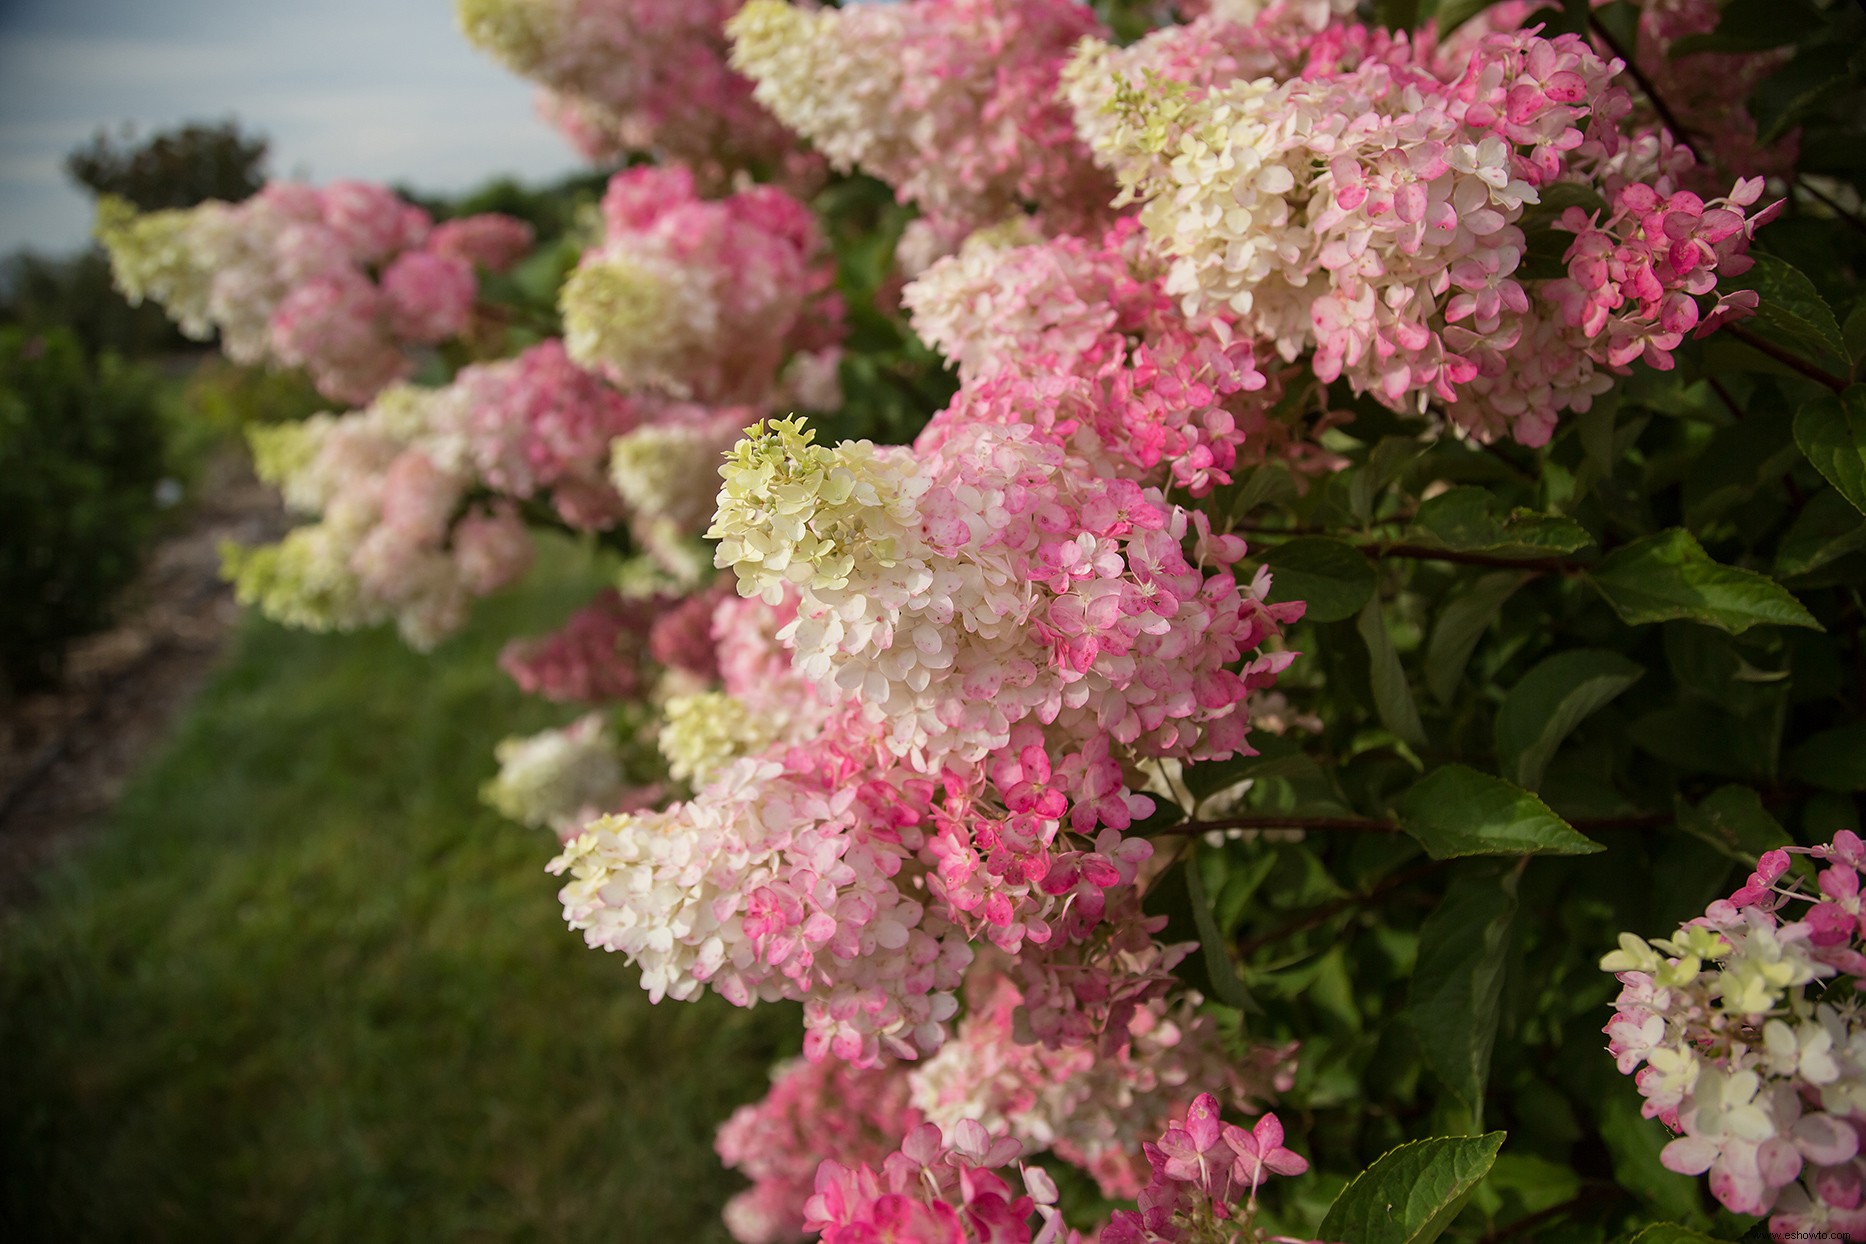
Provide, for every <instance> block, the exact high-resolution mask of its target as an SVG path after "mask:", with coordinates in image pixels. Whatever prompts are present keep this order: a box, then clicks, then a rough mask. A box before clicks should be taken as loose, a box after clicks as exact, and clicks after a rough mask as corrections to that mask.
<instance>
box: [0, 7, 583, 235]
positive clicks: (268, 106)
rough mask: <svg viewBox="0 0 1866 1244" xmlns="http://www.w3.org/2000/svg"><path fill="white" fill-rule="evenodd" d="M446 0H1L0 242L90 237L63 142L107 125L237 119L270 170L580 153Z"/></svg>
mask: <svg viewBox="0 0 1866 1244" xmlns="http://www.w3.org/2000/svg"><path fill="white" fill-rule="evenodd" d="M452 10H453V6H452V4H451V3H449V0H320V3H318V4H316V5H309V4H304V3H302V0H164V2H163V3H161V4H151V3H149V2H148V0H12V3H6V2H5V0H0V253H5V252H8V251H11V250H13V249H14V248H16V247H19V246H22V245H32V246H34V247H36V248H39V249H42V250H58V249H63V248H69V247H73V246H76V245H80V244H82V242H83V240H84V237H85V234H86V231H87V229H88V223H89V219H90V211H89V207H88V204H87V203H86V202H85V200H84V199H83V196H82V195H80V194H79V193H78V192H77V191H76V190H75V189H73V188H71V187H70V186H68V185H67V184H66V183H65V181H64V178H63V174H62V164H63V159H64V155H65V153H66V152H68V151H69V150H71V149H72V148H73V147H75V146H77V145H78V144H80V143H82V142H83V141H84V140H85V139H87V138H88V137H89V136H90V135H91V134H92V133H93V132H94V131H96V130H97V129H98V128H99V127H109V128H114V127H115V126H117V125H118V124H120V123H121V122H124V121H133V122H135V123H136V124H137V125H138V127H139V128H140V129H142V130H143V131H144V132H148V131H150V130H153V129H158V128H162V127H164V126H168V125H173V124H177V123H179V122H182V121H188V120H218V119H221V118H224V117H228V116H234V117H237V118H238V119H239V120H240V122H241V123H242V124H243V125H244V126H245V127H246V128H248V129H249V130H255V131H258V132H261V133H264V134H265V135H266V136H267V137H268V138H269V139H270V140H271V143H272V169H273V171H274V172H275V173H277V174H280V175H300V174H302V175H307V176H310V177H311V178H313V179H315V180H318V181H328V180H331V179H334V178H338V177H365V178H371V179H375V180H383V181H387V180H396V181H402V182H406V183H408V184H411V185H416V186H420V187H423V188H426V189H433V190H459V189H465V188H467V187H468V186H471V185H473V184H475V183H477V182H479V181H482V180H484V179H486V178H489V177H492V176H497V175H503V174H512V175H516V176H520V177H528V178H533V179H542V178H548V177H554V176H557V175H559V174H561V173H563V172H565V171H568V170H569V169H571V168H574V167H575V166H576V162H575V158H574V156H573V155H572V154H571V153H570V151H569V149H568V148H567V147H566V146H565V145H564V143H563V141H562V140H561V139H559V138H558V137H557V136H556V135H555V134H554V133H553V132H552V131H551V130H550V129H549V128H548V127H546V126H545V125H544V124H543V123H542V122H541V121H539V120H538V119H537V118H536V117H535V115H534V114H533V111H532V107H531V88H530V87H529V85H528V84H526V83H523V82H521V81H519V80H518V79H516V78H513V77H512V76H511V75H509V74H507V73H505V71H503V70H502V69H500V68H499V67H498V66H496V65H494V64H493V63H491V62H490V61H488V60H486V59H484V58H483V57H481V56H480V55H479V54H478V53H477V52H475V51H474V50H473V49H472V48H471V47H470V46H468V45H467V43H466V41H465V40H464V39H463V38H461V36H460V35H459V33H458V32H457V31H456V30H455V29H454V25H453V15H452Z"/></svg>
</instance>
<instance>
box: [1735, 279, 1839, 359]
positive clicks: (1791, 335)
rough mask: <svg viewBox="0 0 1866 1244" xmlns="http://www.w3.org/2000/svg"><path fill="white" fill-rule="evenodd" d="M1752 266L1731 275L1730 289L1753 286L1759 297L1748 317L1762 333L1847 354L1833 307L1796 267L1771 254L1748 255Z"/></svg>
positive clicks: (1808, 347) (1822, 351) (1820, 350)
mask: <svg viewBox="0 0 1866 1244" xmlns="http://www.w3.org/2000/svg"><path fill="white" fill-rule="evenodd" d="M1751 258H1753V259H1754V260H1755V261H1756V266H1755V267H1753V268H1751V269H1750V270H1749V271H1748V272H1745V273H1744V274H1743V275H1742V276H1740V277H1736V278H1733V279H1732V280H1731V282H1730V285H1729V288H1731V289H1753V290H1755V291H1756V293H1757V294H1758V295H1759V296H1760V297H1761V300H1762V301H1761V303H1760V305H1758V306H1757V308H1756V315H1755V318H1754V320H1753V321H1752V325H1753V326H1754V327H1758V328H1761V329H1763V330H1765V332H1766V335H1769V336H1773V337H1777V338H1780V339H1783V340H1785V341H1788V342H1792V343H1793V344H1795V345H1798V346H1800V347H1802V348H1803V349H1805V350H1812V351H1814V352H1815V353H1816V354H1831V355H1834V356H1836V357H1838V358H1843V359H1844V358H1846V357H1847V345H1846V339H1845V338H1844V337H1842V336H1841V334H1840V323H1839V321H1837V320H1836V319H1834V311H1833V308H1832V307H1830V306H1828V305H1827V300H1826V299H1825V298H1822V297H1821V293H1820V291H1819V290H1818V289H1816V288H1815V287H1814V282H1813V281H1810V280H1809V279H1808V278H1807V275H1806V274H1805V273H1803V272H1802V271H1801V270H1800V269H1799V268H1797V267H1795V266H1794V265H1793V264H1791V263H1789V262H1787V261H1786V260H1783V259H1778V258H1776V257H1775V256H1774V255H1764V254H1760V253H1758V254H1755V255H1752V256H1751Z"/></svg>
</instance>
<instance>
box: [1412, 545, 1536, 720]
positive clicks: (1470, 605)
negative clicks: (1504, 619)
mask: <svg viewBox="0 0 1866 1244" xmlns="http://www.w3.org/2000/svg"><path fill="white" fill-rule="evenodd" d="M1529 579H1530V576H1529V574H1528V573H1527V572H1524V571H1516V570H1499V571H1497V572H1495V573H1493V574H1487V575H1484V576H1483V577H1482V578H1480V579H1478V580H1477V581H1476V582H1475V583H1473V584H1472V585H1471V587H1470V589H1469V590H1468V591H1466V592H1465V593H1464V595H1462V596H1460V597H1458V598H1457V599H1456V600H1453V601H1451V602H1450V603H1449V604H1447V605H1446V606H1445V608H1444V610H1443V611H1442V612H1441V613H1440V614H1439V615H1438V625H1437V626H1435V627H1433V628H1432V640H1431V642H1430V643H1428V644H1427V645H1426V649H1425V685H1426V686H1427V687H1429V688H1430V689H1431V691H1432V696H1433V698H1434V699H1436V700H1437V701H1438V702H1439V703H1440V704H1449V703H1451V701H1452V697H1453V696H1455V695H1456V694H1457V691H1458V683H1459V682H1460V681H1462V680H1463V678H1464V667H1465V666H1466V665H1468V664H1469V663H1470V660H1471V653H1472V652H1473V651H1475V650H1476V648H1477V642H1478V640H1480V639H1482V638H1483V637H1484V632H1485V631H1487V630H1489V629H1490V624H1491V623H1492V622H1495V621H1496V620H1497V615H1498V614H1499V613H1501V612H1502V611H1503V602H1504V601H1506V600H1508V599H1509V598H1510V597H1511V596H1512V595H1513V594H1514V593H1515V591H1516V589H1517V588H1519V587H1521V586H1522V585H1523V584H1525V583H1527V582H1529Z"/></svg>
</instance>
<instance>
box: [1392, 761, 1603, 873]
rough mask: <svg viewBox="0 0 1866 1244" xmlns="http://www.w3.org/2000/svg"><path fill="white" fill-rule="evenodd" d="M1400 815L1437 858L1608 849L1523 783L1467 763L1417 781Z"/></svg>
mask: <svg viewBox="0 0 1866 1244" xmlns="http://www.w3.org/2000/svg"><path fill="white" fill-rule="evenodd" d="M1399 817H1400V828H1401V829H1403V830H1405V831H1406V832H1407V833H1409V834H1411V835H1412V836H1413V837H1414V838H1416V839H1418V841H1419V845H1420V846H1422V847H1424V848H1425V850H1426V854H1427V855H1430V856H1431V857H1432V858H1433V859H1435V860H1449V859H1457V858H1460V857H1462V856H1467V855H1592V854H1593V853H1594V852H1596V851H1603V850H1605V849H1606V848H1605V847H1602V846H1601V845H1600V844H1599V843H1598V842H1595V841H1594V840H1593V839H1592V838H1589V837H1587V836H1586V835H1585V834H1581V833H1577V832H1576V831H1575V829H1574V827H1573V826H1571V825H1569V824H1568V822H1566V821H1564V820H1562V819H1561V818H1560V817H1559V816H1556V815H1555V813H1554V812H1552V811H1550V809H1549V806H1548V805H1547V804H1545V803H1543V802H1542V801H1541V800H1540V799H1538V798H1536V797H1535V796H1534V795H1532V794H1530V793H1529V792H1528V791H1526V790H1524V789H1523V788H1522V787H1520V786H1514V785H1512V784H1511V783H1509V782H1506V781H1504V780H1503V779H1502V778H1500V777H1493V776H1492V775H1490V774H1488V773H1479V772H1478V771H1477V770H1476V769H1473V768H1471V767H1469V766H1468V765H1446V766H1445V767H1444V768H1442V769H1439V770H1437V771H1436V772H1434V773H1433V774H1431V776H1429V777H1427V778H1426V779H1425V780H1423V781H1421V782H1419V783H1417V784H1415V785H1414V786H1413V788H1412V789H1411V790H1409V791H1407V792H1406V795H1405V797H1404V798H1403V799H1401V800H1400V804H1399Z"/></svg>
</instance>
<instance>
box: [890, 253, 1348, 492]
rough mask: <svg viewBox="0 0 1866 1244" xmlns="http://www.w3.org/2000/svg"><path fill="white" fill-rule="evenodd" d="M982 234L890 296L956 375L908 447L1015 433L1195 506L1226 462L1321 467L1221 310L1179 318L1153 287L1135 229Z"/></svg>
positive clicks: (1156, 283) (1157, 274) (1154, 267)
mask: <svg viewBox="0 0 1866 1244" xmlns="http://www.w3.org/2000/svg"><path fill="white" fill-rule="evenodd" d="M1028 232H1029V230H1028V229H1027V228H1016V227H1011V228H999V229H993V230H982V231H980V232H979V233H976V234H974V235H973V236H972V237H970V238H968V239H967V240H966V242H965V244H964V245H963V246H962V247H961V248H960V250H959V252H958V254H956V255H953V256H950V257H948V258H945V259H942V260H940V261H939V262H937V263H935V264H934V265H932V266H931V267H930V268H929V269H927V270H926V271H925V272H923V273H922V274H921V275H920V276H919V277H918V278H916V279H915V280H914V281H913V282H912V283H911V284H909V285H908V286H907V287H906V289H905V290H904V291H903V293H902V299H901V301H902V305H903V306H904V307H905V308H906V309H907V311H908V312H909V314H910V315H911V317H912V321H913V325H914V329H915V331H916V332H917V333H919V335H920V336H921V338H922V339H923V340H925V341H927V342H928V343H929V344H931V345H933V346H934V347H935V348H937V349H939V350H940V351H941V352H942V353H943V354H945V355H946V357H947V358H948V359H950V360H951V361H952V362H953V363H954V364H956V366H957V368H958V372H959V377H960V380H961V381H962V382H963V388H962V389H961V391H960V395H959V399H958V400H957V401H955V402H954V403H953V404H952V405H951V406H950V407H948V408H947V409H946V410H944V411H942V412H940V414H939V415H937V416H935V418H934V420H933V424H932V426H931V427H930V428H929V429H928V431H927V432H926V433H925V434H923V436H922V437H921V442H920V443H921V444H922V445H923V446H927V447H937V446H938V445H939V444H940V443H941V442H942V441H943V439H944V438H945V436H946V435H947V433H948V430H949V429H950V428H952V427H954V426H959V425H963V424H965V423H968V422H988V423H1003V424H1019V423H1026V424H1030V425H1032V426H1034V427H1036V428H1037V429H1039V430H1040V431H1041V432H1042V433H1043V434H1044V435H1045V436H1046V437H1047V438H1049V439H1053V440H1056V441H1059V442H1061V443H1063V444H1066V445H1068V446H1069V448H1070V449H1071V450H1072V451H1073V452H1075V453H1076V454H1078V455H1080V456H1081V457H1083V458H1084V460H1085V461H1089V462H1091V463H1092V464H1093V465H1094V468H1095V471H1096V474H1098V475H1101V476H1120V477H1124V478H1129V479H1151V478H1153V477H1154V476H1155V475H1156V474H1157V473H1158V472H1159V470H1160V468H1162V467H1165V468H1167V469H1168V470H1170V472H1171V476H1172V480H1173V483H1174V484H1175V485H1177V486H1179V487H1183V488H1185V489H1186V491H1187V492H1188V493H1189V494H1190V495H1192V496H1195V497H1198V496H1203V495H1205V494H1206V493H1208V492H1210V491H1211V489H1212V488H1213V487H1214V486H1217V485H1220V484H1226V483H1229V482H1231V478H1232V474H1231V473H1232V472H1233V471H1234V470H1235V469H1236V468H1237V467H1238V465H1239V464H1240V456H1241V461H1242V464H1243V465H1246V466H1250V465H1256V464H1258V463H1261V462H1264V461H1269V460H1278V461H1284V462H1288V463H1290V464H1291V465H1292V466H1294V467H1296V468H1297V469H1298V470H1323V469H1328V468H1329V467H1331V466H1332V465H1333V459H1332V458H1331V457H1330V456H1329V455H1327V454H1325V453H1323V452H1322V451H1321V450H1320V449H1319V447H1318V446H1317V445H1316V444H1315V442H1314V440H1313V437H1314V435H1315V433H1316V431H1317V428H1318V427H1319V426H1320V425H1319V424H1315V425H1311V426H1310V427H1308V428H1300V427H1297V426H1293V425H1292V423H1291V422H1290V417H1289V416H1287V415H1279V414H1278V413H1277V411H1276V409H1275V407H1274V403H1275V401H1276V399H1277V398H1278V397H1279V396H1280V392H1281V389H1282V385H1281V383H1280V382H1273V381H1272V380H1271V379H1270V378H1269V377H1266V376H1265V375H1263V374H1262V373H1261V372H1260V371H1259V370H1258V368H1257V360H1256V357H1255V355H1254V352H1253V350H1252V346H1251V343H1250V341H1249V340H1248V339H1247V338H1246V337H1244V336H1242V335H1240V334H1239V333H1238V331H1237V326H1236V323H1235V317H1234V316H1232V315H1231V314H1230V313H1229V312H1227V311H1224V310H1223V309H1217V310H1214V311H1208V312H1205V313H1202V314H1200V315H1198V316H1196V317H1193V318H1191V319H1188V318H1186V317H1185V316H1183V315H1181V314H1180V312H1179V308H1178V306H1177V300H1176V299H1174V298H1173V297H1171V296H1170V295H1168V294H1167V293H1166V291H1165V290H1164V288H1163V287H1162V284H1161V278H1162V277H1163V276H1164V273H1165V267H1164V265H1163V264H1161V263H1160V262H1159V261H1158V260H1156V259H1154V258H1153V257H1152V255H1151V254H1150V252H1149V251H1148V250H1147V249H1146V246H1145V236H1144V234H1143V233H1142V232H1141V230H1140V226H1139V224H1138V222H1136V221H1134V220H1133V219H1132V218H1129V219H1125V220H1122V221H1121V222H1119V223H1117V224H1116V225H1115V226H1114V227H1113V228H1112V229H1110V230H1109V231H1108V232H1107V233H1105V234H1104V235H1103V236H1102V237H1101V238H1100V239H1099V240H1098V241H1097V242H1094V243H1091V242H1088V241H1085V240H1083V239H1080V238H1074V237H1059V238H1053V239H1048V240H1036V239H1032V238H1030V237H1028V236H1026V235H1027V234H1028Z"/></svg>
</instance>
